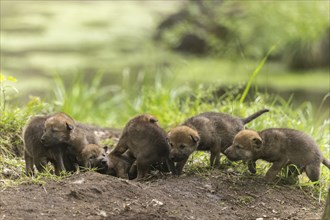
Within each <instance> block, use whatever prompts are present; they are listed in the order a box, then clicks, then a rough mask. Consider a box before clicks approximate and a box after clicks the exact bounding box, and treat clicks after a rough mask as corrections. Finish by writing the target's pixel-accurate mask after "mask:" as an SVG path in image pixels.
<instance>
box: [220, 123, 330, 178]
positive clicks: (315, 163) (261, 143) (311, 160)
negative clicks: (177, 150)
mask: <svg viewBox="0 0 330 220" xmlns="http://www.w3.org/2000/svg"><path fill="white" fill-rule="evenodd" d="M225 154H226V155H227V157H228V158H229V159H230V160H235V161H237V160H243V161H249V160H254V161H256V160H258V159H262V160H265V161H267V162H271V163H273V165H272V166H271V168H270V169H269V170H268V171H267V173H266V176H265V178H266V180H267V181H273V180H274V179H275V178H276V175H277V173H278V172H279V171H280V170H281V169H282V168H283V167H285V166H287V165H288V164H294V165H296V166H297V167H298V169H299V170H300V171H301V172H302V171H305V172H306V174H307V176H308V178H309V179H310V180H311V181H313V182H314V181H317V180H318V179H319V177H320V163H323V164H324V165H325V166H327V167H328V168H329V169H330V162H329V161H328V160H326V159H325V158H324V157H323V156H322V155H321V152H320V150H319V148H318V146H317V144H316V142H315V141H314V140H313V139H312V138H311V137H310V136H308V135H307V134H305V133H303V132H301V131H297V130H294V129H288V128H270V129H266V130H263V131H261V132H256V131H253V130H243V131H240V132H239V133H238V134H237V135H236V136H235V139H234V141H233V144H232V145H231V146H230V147H229V148H228V149H227V150H226V151H225Z"/></svg>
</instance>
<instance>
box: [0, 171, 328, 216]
mask: <svg viewBox="0 0 330 220" xmlns="http://www.w3.org/2000/svg"><path fill="white" fill-rule="evenodd" d="M307 194H308V193H306V192H304V191H303V190H301V189H297V188H293V187H290V186H279V185H269V184H266V183H265V182H264V181H263V180H261V179H260V178H259V177H255V176H254V177H253V178H248V177H244V178H243V177H241V176H238V175H233V174H228V173H225V172H223V171H212V172H210V173H209V174H207V175H206V176H199V175H186V176H180V177H175V176H161V177H159V178H152V179H149V180H148V181H144V182H134V181H126V180H122V179H118V178H116V177H111V176H107V175H101V174H98V173H95V172H87V173H83V174H77V175H73V176H71V177H68V178H65V179H63V180H61V181H59V182H55V181H48V182H47V184H45V185H44V186H42V185H20V186H18V187H15V188H9V189H6V190H4V191H2V192H0V219H205V220H206V219H235V220H236V219H257V218H263V219H320V217H321V214H322V211H323V207H324V204H323V203H322V204H320V203H318V201H317V200H316V199H314V198H312V197H311V196H309V195H307Z"/></svg>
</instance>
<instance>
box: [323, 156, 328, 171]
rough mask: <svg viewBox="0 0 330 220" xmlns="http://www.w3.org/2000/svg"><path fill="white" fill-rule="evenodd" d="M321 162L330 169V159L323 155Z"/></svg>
mask: <svg viewBox="0 0 330 220" xmlns="http://www.w3.org/2000/svg"><path fill="white" fill-rule="evenodd" d="M322 163H323V164H324V165H325V166H326V167H328V168H329V169H330V161H329V160H327V159H325V158H324V157H323V160H322Z"/></svg>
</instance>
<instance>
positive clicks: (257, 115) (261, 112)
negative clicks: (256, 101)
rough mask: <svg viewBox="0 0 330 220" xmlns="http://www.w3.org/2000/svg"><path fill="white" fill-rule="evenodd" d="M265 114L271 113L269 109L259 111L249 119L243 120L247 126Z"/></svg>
mask: <svg viewBox="0 0 330 220" xmlns="http://www.w3.org/2000/svg"><path fill="white" fill-rule="evenodd" d="M265 112H269V109H266V108H265V109H263V110H260V111H257V112H256V113H254V114H252V115H250V116H249V117H247V118H242V122H243V124H247V123H249V122H250V121H252V120H253V119H255V118H258V117H259V116H260V115H262V114H263V113H265Z"/></svg>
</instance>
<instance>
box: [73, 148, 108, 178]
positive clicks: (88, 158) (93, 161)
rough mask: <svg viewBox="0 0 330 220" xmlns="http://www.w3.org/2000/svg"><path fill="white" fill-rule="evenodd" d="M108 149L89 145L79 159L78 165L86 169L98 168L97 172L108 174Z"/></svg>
mask: <svg viewBox="0 0 330 220" xmlns="http://www.w3.org/2000/svg"><path fill="white" fill-rule="evenodd" d="M107 154H108V147H107V146H105V147H100V146H99V145H96V144H87V145H86V146H85V147H84V148H83V149H82V151H81V153H80V155H79V156H78V157H77V160H78V164H79V165H80V166H82V167H84V168H96V169H97V172H99V173H102V174H106V173H107V172H108V167H109V158H108V155H107Z"/></svg>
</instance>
